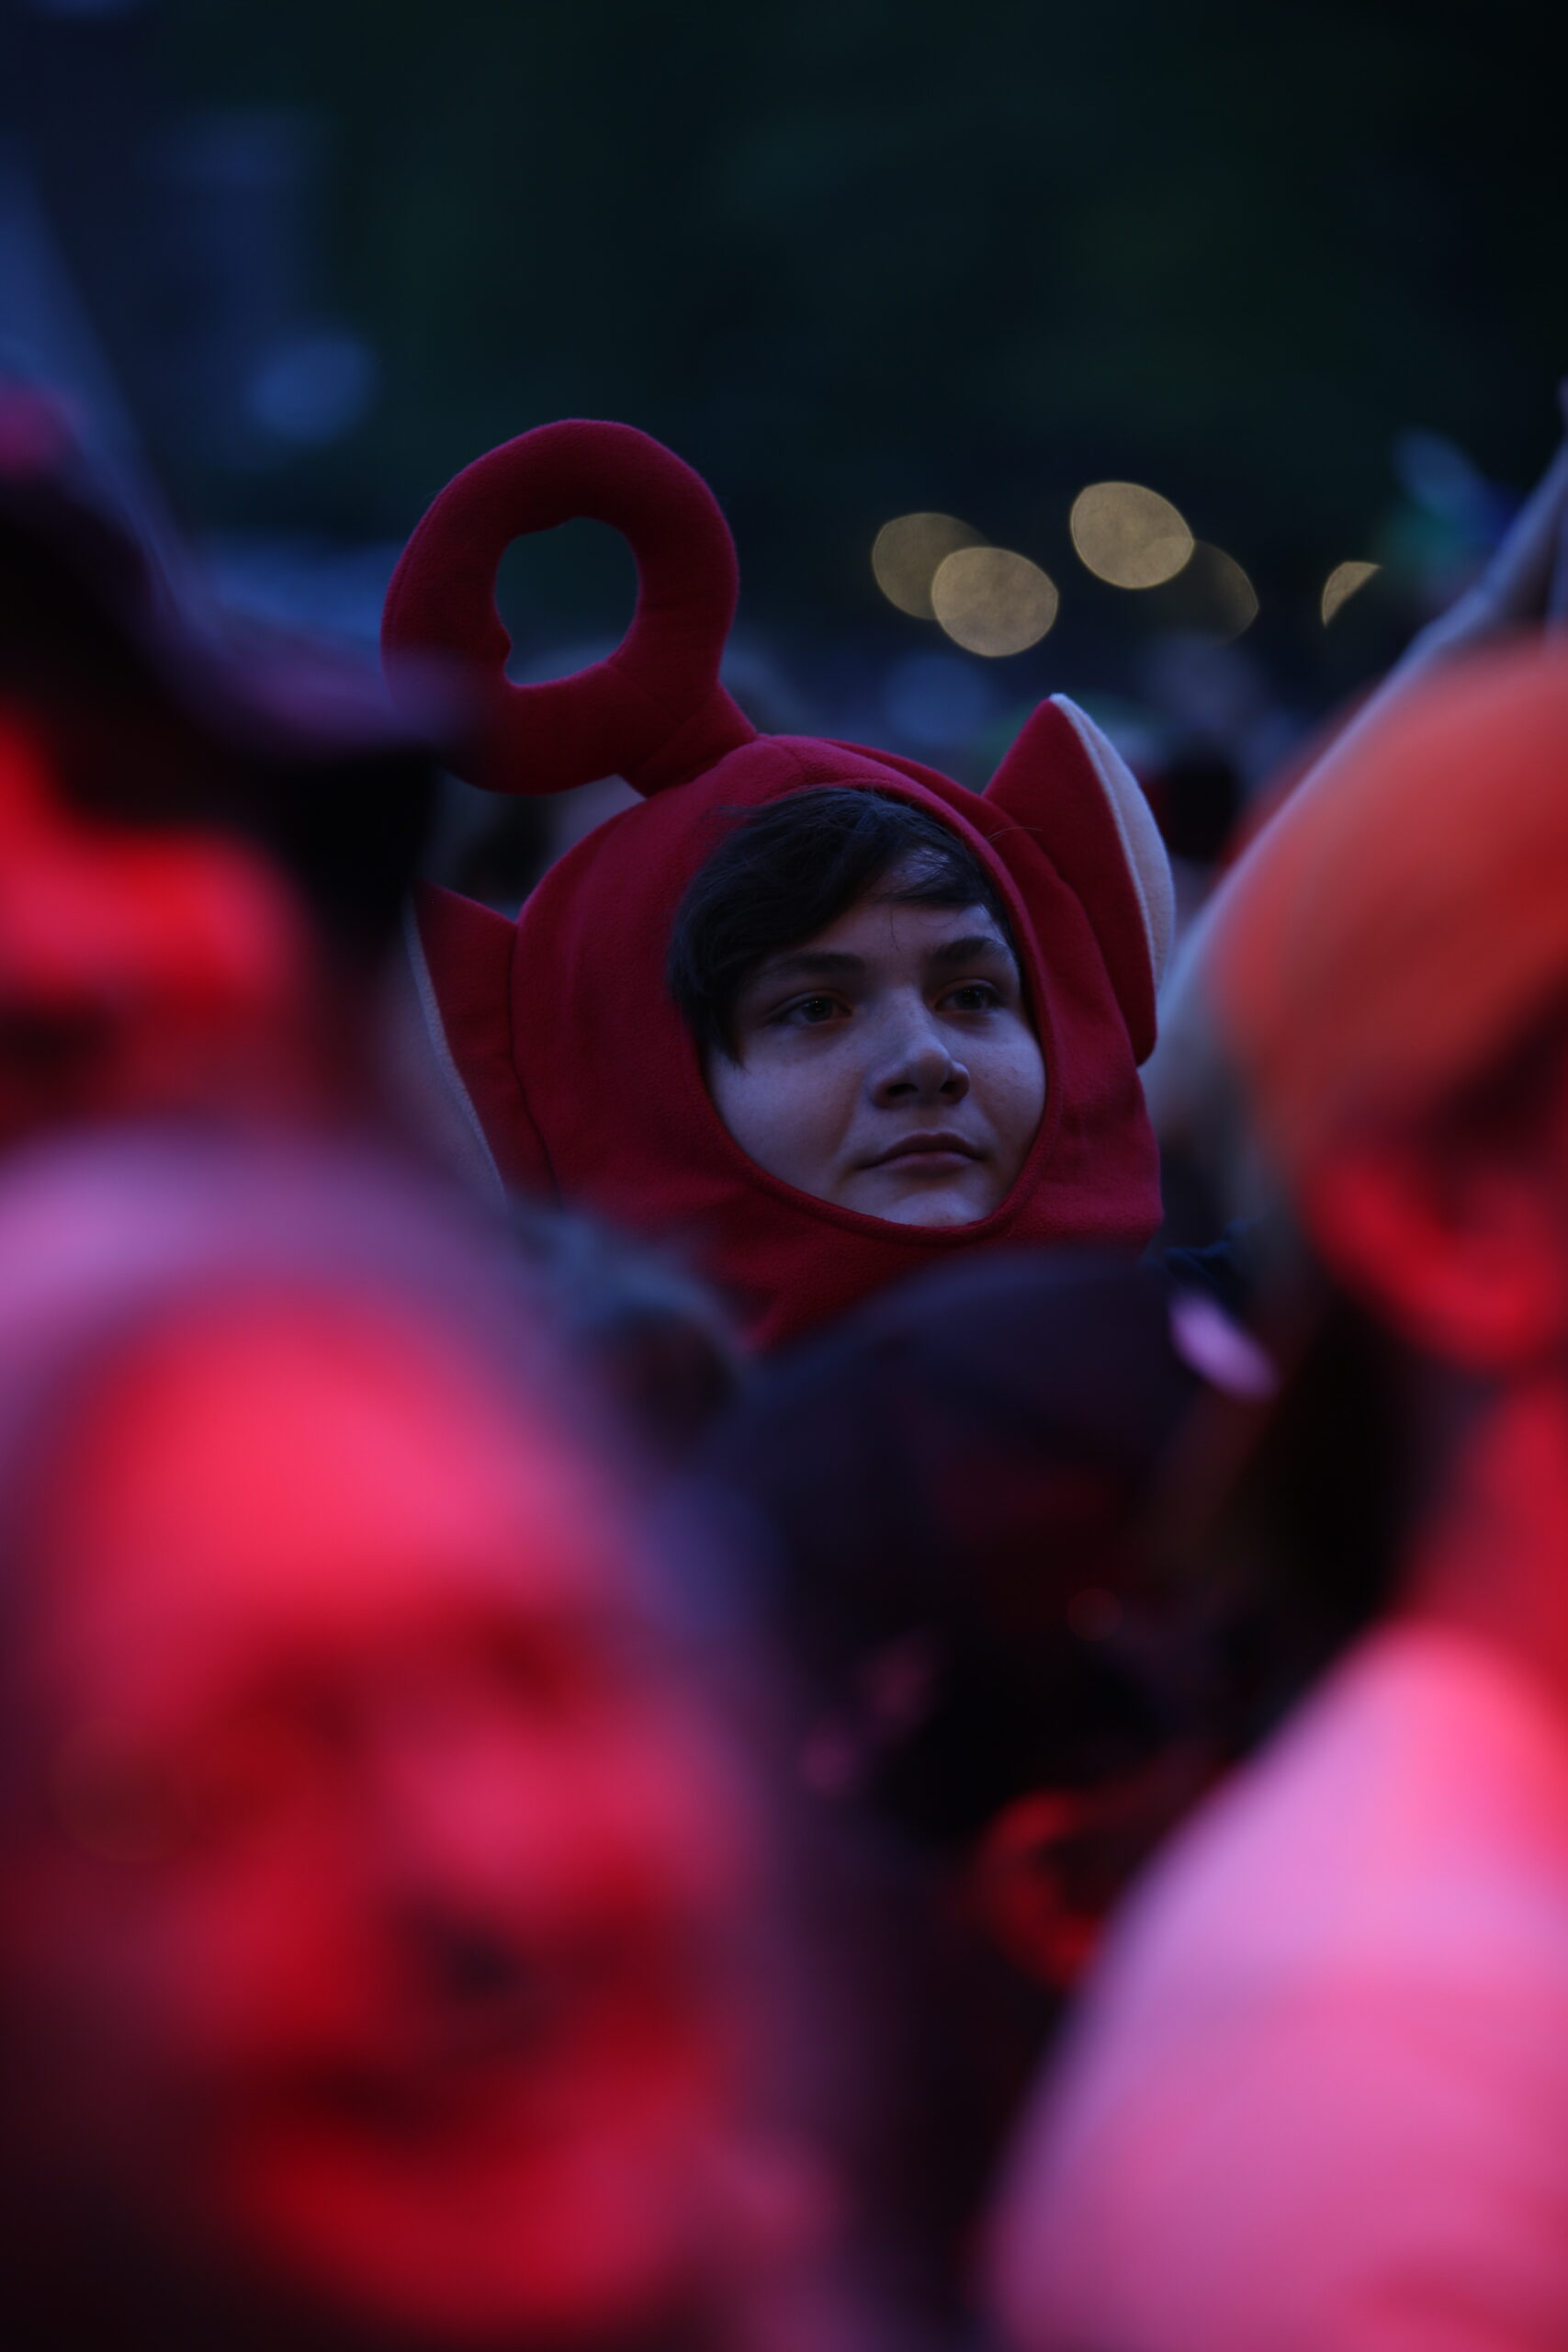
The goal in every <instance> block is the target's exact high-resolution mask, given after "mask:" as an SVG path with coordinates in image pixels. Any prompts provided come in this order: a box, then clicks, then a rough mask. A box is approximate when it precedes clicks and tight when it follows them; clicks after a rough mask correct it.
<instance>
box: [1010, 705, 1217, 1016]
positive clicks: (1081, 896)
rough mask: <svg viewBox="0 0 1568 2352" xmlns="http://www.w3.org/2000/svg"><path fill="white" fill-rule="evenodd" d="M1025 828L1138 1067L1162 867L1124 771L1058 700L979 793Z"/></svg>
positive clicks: (1031, 723) (1170, 918)
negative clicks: (1092, 956) (1101, 979)
mask: <svg viewBox="0 0 1568 2352" xmlns="http://www.w3.org/2000/svg"><path fill="white" fill-rule="evenodd" d="M986 799H987V804H988V806H990V807H991V808H993V809H1005V810H1006V812H1007V813H1008V815H1009V816H1010V817H1014V818H1016V819H1017V820H1018V821H1019V823H1020V824H1021V825H1024V826H1027V828H1028V830H1029V831H1031V832H1032V834H1033V835H1034V837H1035V839H1036V840H1037V841H1038V842H1039V843H1040V846H1041V848H1042V849H1043V851H1044V852H1045V854H1046V855H1047V856H1048V857H1049V858H1050V860H1051V862H1052V864H1053V865H1055V868H1056V871H1057V872H1058V874H1060V875H1061V876H1062V878H1063V880H1064V881H1065V882H1066V884H1067V886H1068V888H1070V889H1071V890H1072V891H1073V892H1074V894H1075V895H1076V897H1077V899H1078V900H1079V901H1080V903H1081V904H1082V906H1083V908H1084V910H1085V911H1086V913H1087V914H1088V916H1089V922H1091V923H1092V924H1093V926H1094V935H1095V937H1096V939H1097V940H1098V941H1099V943H1100V954H1101V955H1102V956H1104V958H1105V967H1106V969H1107V971H1108V972H1109V973H1110V975H1111V986H1112V988H1114V989H1115V991H1116V1000H1117V1002H1118V1003H1119V1004H1120V1005H1121V1007H1122V1015H1123V1017H1124V1019H1125V1021H1126V1023H1127V1027H1128V1031H1129V1033H1130V1035H1131V1036H1132V1040H1133V1050H1134V1053H1135V1054H1136V1056H1137V1057H1138V1059H1139V1061H1140V1062H1142V1061H1145V1060H1146V1059H1147V1058H1148V1057H1149V1055H1150V1054H1151V1053H1152V1052H1153V1051H1154V1045H1155V1034H1156V1021H1155V997H1156V991H1157V989H1158V988H1159V983H1160V979H1161V977H1162V975H1163V973H1164V971H1165V960H1166V956H1167V955H1168V952H1169V948H1170V936H1171V931H1172V928H1173V925H1174V922H1175V911H1176V899H1175V892H1174V890H1173V888H1172V886H1171V879H1170V862H1169V860H1168V857H1167V856H1166V854H1165V844H1164V842H1162V841H1161V840H1160V837H1159V828H1158V827H1157V825H1156V823H1155V820H1154V814H1153V811H1152V810H1151V809H1150V808H1149V804H1148V802H1147V801H1146V800H1145V797H1144V794H1143V789H1142V787H1141V786H1140V785H1139V783H1138V780H1137V778H1136V777H1135V776H1134V774H1133V771H1132V769H1131V768H1130V767H1129V766H1128V765H1127V763H1126V761H1125V760H1124V759H1123V758H1122V754H1121V753H1120V752H1118V751H1117V750H1116V749H1115V747H1114V745H1113V744H1111V742H1110V741H1109V740H1108V739H1107V738H1106V737H1105V736H1104V735H1102V734H1101V732H1100V729H1099V728H1098V727H1097V726H1096V725H1095V723H1094V721H1093V719H1091V718H1089V717H1088V716H1087V715H1086V713H1084V712H1083V711H1081V710H1079V708H1078V707H1077V704H1076V703H1071V702H1069V701H1068V700H1067V697H1066V695H1052V697H1051V699H1050V701H1049V702H1043V703H1042V704H1041V705H1040V706H1039V707H1038V709H1037V710H1035V711H1034V713H1033V714H1032V717H1031V718H1029V719H1028V720H1027V721H1026V723H1025V725H1024V726H1023V728H1022V729H1021V732H1020V734H1019V737H1018V740H1017V741H1016V742H1015V743H1014V744H1013V747H1012V749H1011V751H1010V752H1009V753H1008V755H1007V757H1006V759H1005V760H1004V761H1003V762H1002V763H1001V765H1000V767H999V768H998V770H997V772H996V775H994V776H993V777H992V778H991V781H990V783H989V784H988V785H987V787H986Z"/></svg>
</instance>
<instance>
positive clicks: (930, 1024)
mask: <svg viewBox="0 0 1568 2352" xmlns="http://www.w3.org/2000/svg"><path fill="white" fill-rule="evenodd" d="M878 1045H879V1047H880V1051H879V1053H878V1054H877V1056H876V1057H875V1060H874V1063H873V1066H872V1069H871V1070H870V1072H869V1074H868V1075H869V1082H870V1087H871V1098H872V1101H873V1102H874V1103H876V1104H877V1106H878V1108H879V1109H884V1110H892V1109H897V1108H898V1107H899V1106H900V1105H903V1106H906V1107H908V1108H915V1107H917V1106H919V1105H921V1104H926V1103H931V1104H936V1103H945V1104H952V1103H962V1102H963V1100H964V1096H965V1095H966V1094H967V1093H968V1091H969V1073H968V1071H967V1070H966V1069H964V1064H963V1063H962V1062H961V1061H958V1060H956V1059H955V1058H954V1057H953V1050H952V1047H951V1046H950V1045H949V1043H948V1041H947V1038H946V1037H945V1036H944V1035H943V1034H942V1028H941V1026H940V1024H939V1023H938V1022H937V1020H936V1018H935V1016H934V1015H933V1014H932V1012H931V1010H930V1008H929V1007H928V1006H927V1005H926V1004H925V1003H924V1001H917V1002H916V1003H914V1004H901V1005H899V1006H897V1008H895V1009H894V1010H893V1011H892V1012H890V1013H889V1015H888V1019H887V1023H886V1030H885V1032H884V1035H883V1036H882V1037H881V1038H880V1039H879V1040H878Z"/></svg>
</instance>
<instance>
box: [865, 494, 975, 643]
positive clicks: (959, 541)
mask: <svg viewBox="0 0 1568 2352" xmlns="http://www.w3.org/2000/svg"><path fill="white" fill-rule="evenodd" d="M985 544H986V535H985V533H984V532H983V531H976V530H975V529H974V528H973V527H972V526H970V525H969V524H967V523H961V522H960V521H959V519H958V517H957V515H897V516H896V517H895V519H894V520H893V521H892V522H891V523H884V525H883V526H882V528H881V530H880V531H878V533H877V535H876V539H875V542H874V546H873V548H872V550H871V568H872V570H873V571H874V573H875V574H876V584H877V586H878V587H879V588H880V589H881V591H882V593H883V594H884V595H885V596H886V599H887V601H888V603H889V604H890V605H897V607H898V610H899V611H900V612H901V613H912V614H913V615H914V617H915V618H916V620H918V621H929V620H931V619H933V618H934V617H935V616H934V614H933V612H932V609H931V582H932V581H933V580H934V579H935V578H936V574H937V569H938V567H939V565H941V564H942V563H943V562H944V561H945V560H946V559H947V558H948V557H949V556H950V555H952V554H953V553H954V552H955V551H956V550H957V549H958V548H978V547H984V546H985Z"/></svg>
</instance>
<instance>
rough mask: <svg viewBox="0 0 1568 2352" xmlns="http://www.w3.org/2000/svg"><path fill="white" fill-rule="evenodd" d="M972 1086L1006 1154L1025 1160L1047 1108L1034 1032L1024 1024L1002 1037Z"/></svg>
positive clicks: (974, 1068)
mask: <svg viewBox="0 0 1568 2352" xmlns="http://www.w3.org/2000/svg"><path fill="white" fill-rule="evenodd" d="M970 1080H971V1083H972V1084H973V1085H974V1086H975V1087H976V1091H977V1093H978V1094H979V1096H980V1100H981V1103H982V1104H983V1106H984V1109H985V1111H986V1113H987V1116H988V1117H989V1119H990V1121H991V1124H992V1125H993V1126H994V1128H995V1130H996V1133H997V1136H998V1141H999V1143H1000V1144H1001V1146H1002V1148H1003V1150H1004V1153H1009V1154H1010V1155H1011V1156H1012V1157H1013V1159H1014V1162H1015V1167H1016V1164H1017V1163H1020V1162H1021V1161H1022V1159H1023V1158H1024V1155H1025V1154H1026V1153H1027V1151H1028V1149H1029V1147H1030V1145H1031V1144H1032V1142H1033V1140H1034V1134H1035V1130H1036V1128H1037V1127H1038V1126H1039V1125H1040V1121H1041V1118H1042V1116H1043V1113H1044V1109H1045V1063H1044V1060H1043V1057H1042V1055H1041V1051H1040V1047H1039V1045H1038V1043H1037V1042H1036V1040H1035V1038H1034V1035H1033V1034H1032V1031H1030V1030H1028V1029H1025V1028H1024V1027H1023V1026H1022V1024H1021V1023H1020V1024H1019V1026H1018V1027H1017V1028H1016V1029H1015V1030H1013V1031H1011V1032H1010V1034H1009V1035H1007V1036H1005V1037H1001V1038H998V1040H997V1041H996V1043H995V1045H994V1046H991V1047H990V1048H989V1049H988V1050H987V1053H986V1054H985V1055H984V1057H980V1059H979V1060H978V1063H977V1064H976V1063H972V1064H971V1066H970Z"/></svg>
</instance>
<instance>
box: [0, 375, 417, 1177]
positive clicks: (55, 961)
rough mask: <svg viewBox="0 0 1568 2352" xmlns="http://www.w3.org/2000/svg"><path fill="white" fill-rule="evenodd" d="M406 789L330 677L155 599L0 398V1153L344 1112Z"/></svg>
mask: <svg viewBox="0 0 1568 2352" xmlns="http://www.w3.org/2000/svg"><path fill="white" fill-rule="evenodd" d="M430 780H431V768H430V763H429V760H428V758H427V757H426V755H425V754H424V753H423V752H420V751H418V750H417V749H415V748H414V747H413V746H412V744H411V743H410V742H409V741H408V740H407V738H406V737H405V736H403V735H402V734H401V733H400V731H399V730H398V729H396V728H395V727H394V726H393V724H392V722H391V720H390V718H389V713H388V712H387V711H386V709H385V707H383V706H382V704H381V702H380V699H379V696H378V695H377V694H376V692H375V691H374V688H373V686H372V685H371V684H368V683H367V682H366V681H365V680H364V679H363V678H362V677H361V676H360V675H359V673H357V672H356V671H355V670H354V669H353V668H352V666H351V665H349V664H348V663H346V662H344V661H341V660H337V659H333V658H331V657H328V656H326V655H324V654H321V653H319V652H317V651H315V650H312V649H310V648H309V647H307V646H305V645H303V644H301V643H299V642H297V641H293V640H289V641H282V640H278V639H267V640H266V641H265V643H264V642H261V641H251V642H248V643H247V644H246V645H245V646H244V647H243V649H242V648H241V647H240V646H239V645H238V643H237V642H235V641H232V640H231V639H225V638H224V637H223V636H222V634H221V633H220V628H219V626H218V623H217V621H216V619H215V617H214V616H210V615H207V614H203V613H200V612H198V611H197V610H196V609H195V607H194V606H193V607H192V608H191V609H189V610H185V609H181V608H179V607H178V605H177V603H176V599H175V595H174V594H173V592H172V590H171V589H170V587H169V585H168V583H167V582H164V580H162V579H161V578H160V576H159V574H158V572H157V571H156V569H155V567H154V565H153V564H152V560H151V559H150V558H149V556H148V554H147V552H146V551H145V550H144V549H143V548H141V546H140V545H139V544H138V542H137V540H136V538H135V537H134V535H133V533H132V532H131V530H130V527H129V526H128V525H127V523H126V521H125V519H124V518H123V517H122V516H121V515H119V514H118V511H117V509H116V506H115V503H114V500H113V498H112V496H111V495H109V494H108V493H107V492H106V490H105V489H104V487H103V485H102V484H100V483H99V482H97V481H96V480H95V478H94V477H93V475H92V472H91V469H90V468H89V467H88V465H87V463H86V461H85V458H84V457H83V455H82V453H81V451H80V449H79V448H78V447H77V446H76V444H75V442H74V440H73V436H72V433H71V430H70V427H69V424H68V422H67V420H66V418H65V416H64V414H63V413H62V411H61V410H59V409H58V408H57V407H56V406H55V405H54V404H53V403H51V401H49V400H48V399H47V398H46V397H44V396H42V395H40V394H39V393H38V392H36V391H31V390H18V389H17V388H16V387H14V386H8V385H6V384H4V383H0V1145H4V1144H6V1143H8V1142H11V1141H14V1140H15V1139H16V1138H17V1137H18V1136H23V1135H27V1134H32V1133H37V1132H39V1131H40V1130H43V1129H46V1128H57V1127H60V1126H63V1125H82V1124H85V1123H92V1122H98V1121H102V1120H105V1119H117V1118H123V1117H126V1116H136V1115H141V1114H148V1113H154V1114H177V1115H182V1116H185V1115H189V1114H197V1115H203V1116H210V1115H214V1114H216V1115H220V1116H222V1117H225V1118H229V1119H236V1118H237V1119H241V1120H243V1121H246V1122H248V1123H250V1124H252V1125H277V1124H279V1123H283V1124H288V1125H299V1124H301V1123H308V1124H320V1123H321V1121H323V1120H327V1121H332V1122H336V1123H343V1122H344V1121H351V1120H354V1119H355V1118H358V1117H361V1116H363V1115H364V1114H365V1113H366V1111H367V1107H369V1104H370V1103H371V1100H372V1098H373V1096H374V1093H375V1088H374V1085H373V1083H372V1081H371V1078H370V1071H371V1069H372V1066H373V1056H372V1054H371V1052H370V1047H369V1040H370V1035H371V1029H372V1024H373V1021H374V1017H375V1010H376V993H377V989H378V985H379V983H378V966H379V963H380V960H381V956H382V954H383V951H384V949H385V948H386V946H387V944H389V941H390V940H391V939H392V938H393V937H394V936H395V935H396V931H397V925H398V922H399V914H400V902H401V899H402V894H403V892H404V891H405V889H406V888H407V887H408V884H409V881H410V878H411V876H412V865H413V858H414V854H415V851H416V849H417V846H418V842H419V840H420V837H421V834H422V831H423V820H424V814H425V809H426V805H427V801H428V797H429V792H430Z"/></svg>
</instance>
